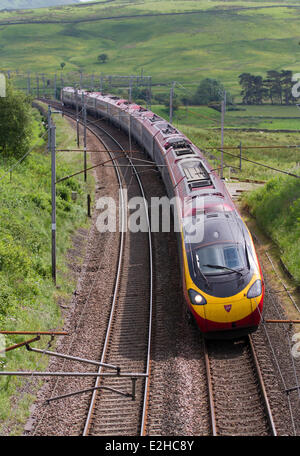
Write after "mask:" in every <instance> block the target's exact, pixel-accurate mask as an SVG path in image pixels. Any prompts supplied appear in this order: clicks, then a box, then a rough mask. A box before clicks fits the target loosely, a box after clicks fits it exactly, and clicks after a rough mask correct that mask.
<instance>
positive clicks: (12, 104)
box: [0, 80, 32, 159]
mask: <svg viewBox="0 0 300 456" xmlns="http://www.w3.org/2000/svg"><path fill="white" fill-rule="evenodd" d="M30 107H31V106H30V100H29V99H28V97H27V96H26V95H25V94H23V93H22V92H17V91H15V90H14V89H13V88H12V85H11V83H10V82H9V81H8V80H7V81H6V96H5V97H3V98H0V155H2V156H11V157H14V158H17V159H18V158H20V157H22V156H23V155H24V154H25V153H26V152H27V151H28V149H29V144H30V136H31V132H32V126H31V125H32V124H31V113H30Z"/></svg>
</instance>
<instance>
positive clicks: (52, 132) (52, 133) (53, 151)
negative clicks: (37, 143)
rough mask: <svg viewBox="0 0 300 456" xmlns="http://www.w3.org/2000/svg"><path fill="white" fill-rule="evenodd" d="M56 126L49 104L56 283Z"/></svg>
mask: <svg viewBox="0 0 300 456" xmlns="http://www.w3.org/2000/svg"><path fill="white" fill-rule="evenodd" d="M55 130H56V127H55V125H54V124H53V125H52V119H51V107H50V106H48V135H49V139H48V141H49V142H48V144H49V150H50V153H51V208H52V210H51V223H52V225H51V226H52V229H51V233H52V236H51V246H52V248H51V256H52V279H53V282H54V284H55V285H56V185H55V182H56V131H55Z"/></svg>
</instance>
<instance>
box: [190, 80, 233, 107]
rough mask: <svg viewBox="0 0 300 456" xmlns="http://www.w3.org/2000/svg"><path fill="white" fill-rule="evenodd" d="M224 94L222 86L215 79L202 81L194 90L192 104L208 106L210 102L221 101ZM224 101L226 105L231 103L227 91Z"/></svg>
mask: <svg viewBox="0 0 300 456" xmlns="http://www.w3.org/2000/svg"><path fill="white" fill-rule="evenodd" d="M224 92H225V88H224V86H223V85H222V84H221V83H220V82H219V81H217V80H216V79H210V78H206V79H203V80H202V81H201V82H200V84H199V86H198V88H197V90H196V94H195V97H194V103H193V104H199V105H208V104H209V103H212V102H216V101H222V100H223V98H224ZM226 100H227V102H228V103H232V97H231V95H230V93H229V92H227V91H226Z"/></svg>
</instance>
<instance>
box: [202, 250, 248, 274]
mask: <svg viewBox="0 0 300 456" xmlns="http://www.w3.org/2000/svg"><path fill="white" fill-rule="evenodd" d="M194 254H195V256H196V259H197V264H198V265H199V268H200V269H201V271H202V272H203V274H205V275H219V274H228V273H230V269H234V270H237V271H239V270H242V269H245V268H246V267H247V266H246V265H247V263H246V255H245V248H244V246H243V244H214V245H208V246H205V247H201V248H199V249H197V250H195V252H194ZM228 269H229V271H228Z"/></svg>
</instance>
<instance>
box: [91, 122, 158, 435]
mask: <svg viewBox="0 0 300 456" xmlns="http://www.w3.org/2000/svg"><path fill="white" fill-rule="evenodd" d="M96 128H98V129H100V130H101V131H103V132H104V133H105V134H106V135H107V136H109V137H110V138H111V139H112V140H113V141H114V142H115V144H117V145H118V147H120V149H121V150H122V151H123V152H124V153H125V156H126V158H127V160H128V161H129V163H130V165H131V167H132V169H133V171H134V175H135V177H136V179H137V182H138V185H139V188H140V191H141V194H142V197H143V201H144V209H145V214H146V219H147V225H148V243H149V268H150V286H149V288H150V290H149V292H150V296H149V328H148V348H147V360H146V372H145V374H146V377H145V389H144V400H143V409H142V419H141V431H140V435H141V436H144V435H145V433H146V418H147V404H148V398H149V376H150V354H151V337H152V313H153V255H152V237H151V225H150V220H149V214H148V208H147V204H146V196H145V191H144V188H143V184H142V181H141V179H140V177H139V174H138V172H137V170H136V167H135V165H134V164H133V162H132V157H130V156H128V154H127V153H126V152H125V150H124V148H123V146H122V145H121V144H120V143H119V142H118V141H117V140H116V139H115V138H114V137H113V136H112V135H111V134H110V133H109V132H107V131H106V130H105V129H104V128H103V127H100V126H99V125H97V126H96Z"/></svg>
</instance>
